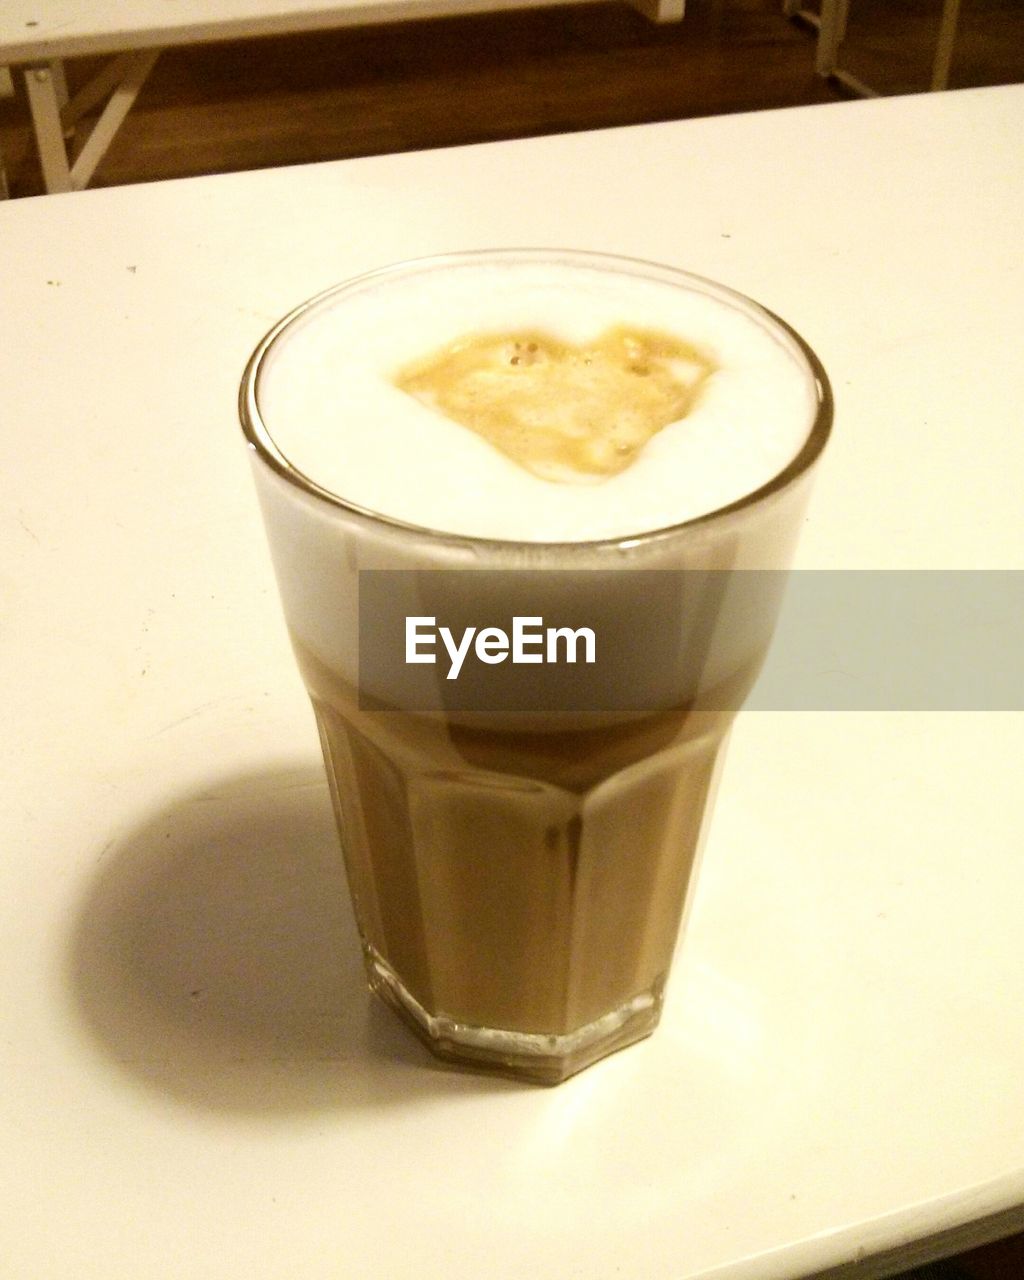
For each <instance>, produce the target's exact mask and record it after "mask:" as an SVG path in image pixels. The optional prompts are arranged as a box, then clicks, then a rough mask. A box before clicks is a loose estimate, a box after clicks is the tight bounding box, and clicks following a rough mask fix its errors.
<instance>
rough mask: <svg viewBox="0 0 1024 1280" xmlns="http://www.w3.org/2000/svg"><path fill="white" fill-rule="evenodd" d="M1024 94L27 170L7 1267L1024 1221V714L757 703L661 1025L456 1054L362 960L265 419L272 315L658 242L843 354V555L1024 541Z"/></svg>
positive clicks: (314, 1268) (66, 1271) (80, 1279)
mask: <svg viewBox="0 0 1024 1280" xmlns="http://www.w3.org/2000/svg"><path fill="white" fill-rule="evenodd" d="M1022 110H1024V88H1020V87H1016V88H1014V87H1010V88H1000V89H985V90H973V91H966V92H961V93H955V94H942V95H930V96H922V97H912V98H898V99H885V100H874V101H865V102H856V103H846V104H837V105H834V106H821V107H810V108H802V109H798V110H791V111H783V112H770V113H764V114H758V115H748V116H730V117H723V118H719V119H708V120H696V121H689V122H684V123H678V124H664V125H655V126H645V127H641V128H631V129H621V130H612V131H608V132H599V133H589V134H576V135H571V136H565V137H551V138H542V139H537V140H532V141H524V142H513V143H500V144H496V145H488V146H479V147H469V148H464V149H458V150H450V151H431V152H429V153H422V154H408V155H402V156H396V157H388V158H374V159H365V160H355V161H346V162H340V163H332V164H324V165H314V166H309V167H303V168H296V169H284V170H272V171H264V172H258V173H251V174H236V175H231V176H225V177H215V178H199V179H194V180H187V181H180V182H168V183H159V184H151V185H146V186H140V187H136V188H120V189H110V190H99V191H90V192H86V193H84V194H81V195H75V196H54V197H41V198H37V199H30V200H23V201H16V202H12V203H10V204H8V205H7V206H5V207H0V254H2V262H0V268H2V272H3V277H4V280H5V286H6V291H7V298H8V306H7V307H6V308H5V309H4V311H3V314H2V317H0V361H2V373H0V385H2V386H3V388H4V415H3V420H2V426H0V430H2V433H3V441H2V455H3V459H4V464H3V483H4V500H3V502H2V504H0V584H2V592H3V596H2V599H3V615H2V633H0V655H2V669H3V673H4V692H3V703H2V716H3V725H4V731H3V739H2V740H3V744H4V754H5V768H4V782H3V813H2V818H0V830H2V832H3V843H4V849H3V858H2V860H0V877H2V881H0V987H2V990H0V1008H2V1010H3V1023H2V1030H0V1149H2V1150H3V1151H4V1153H5V1159H4V1161H3V1162H2V1163H0V1240H2V1241H3V1256H4V1263H3V1270H4V1271H5V1274H10V1275H11V1276H19V1277H21V1276H24V1277H31V1278H32V1280H136V1278H137V1277H140V1276H144V1277H146V1280H180V1278H181V1277H183V1276H187V1277H189V1278H190V1280H206V1278H207V1277H208V1278H209V1280H223V1277H224V1276H245V1277H248V1278H251V1280H284V1278H285V1277H289V1278H290V1277H293V1276H301V1277H303V1280H328V1278H330V1280H336V1277H338V1276H357V1275H370V1274H373V1275H380V1276H386V1277H388V1278H389V1280H412V1277H414V1276H415V1277H420V1276H423V1275H431V1276H433V1275H440V1274H445V1275H448V1276H450V1277H453V1280H470V1278H471V1277H472V1278H475V1277H478V1276H481V1275H486V1276H487V1277H488V1280H521V1277H523V1276H531V1277H536V1280H556V1278H557V1280H562V1278H563V1277H569V1276H580V1277H585V1278H586V1280H612V1278H613V1277H621V1276H629V1277H640V1276H642V1277H645V1280H695V1278H697V1277H701V1278H702V1280H711V1277H714V1280H784V1278H785V1280H788V1278H792V1277H796V1276H803V1275H805V1274H808V1273H811V1272H814V1271H816V1270H824V1271H825V1272H826V1273H827V1275H828V1276H829V1277H874V1276H879V1275H882V1274H887V1273H888V1272H891V1271H892V1270H895V1269H897V1267H898V1266H900V1265H909V1264H910V1263H911V1262H913V1261H916V1260H919V1259H924V1258H928V1257H932V1256H936V1255H938V1254H940V1253H943V1252H951V1251H953V1250H955V1249H958V1248H962V1247H965V1246H967V1245H969V1244H974V1243H980V1242H982V1241H984V1240H986V1239H989V1238H994V1237H995V1236H997V1235H1000V1234H1005V1233H1008V1232H1010V1231H1011V1230H1014V1229H1019V1228H1020V1227H1022V1226H1024V1210H1022V1207H1021V1206H1022V1205H1024V1104H1022V1098H1021V1080H1022V1079H1024V945H1022V940H1021V924H1020V919H1021V908H1020V904H1021V902H1022V900H1024V859H1022V858H1021V857H1020V835H1021V826H1022V816H1024V800H1022V790H1021V786H1020V761H1021V759H1022V753H1024V721H1022V717H1021V716H1020V715H1012V714H980V713H979V714H970V713H958V714H942V713H930V714H927V715H914V714H900V713H888V714H867V713H861V714H855V713H825V712H822V713H814V714H810V713H808V714H795V713H789V714H786V713H782V714H769V713H762V712H751V713H747V714H745V715H743V716H741V718H740V720H739V721H738V723H737V726H736V729H735V732H734V735H733V739H732V743H731V746H730V754H729V760H728V765H727V768H726V771H725V777H724V778H723V782H722V790H721V794H720V800H719V805H718V809H717V813H716V817H715V821H714V823H713V826H712V831H711V838H710V842H709V846H708V849H707V854H706V858H705V863H704V870H703V874H702V879H701V882H700V888H699V892H698V895H697V899H696V903H695V907H694V914H693V917H692V923H691V927H690V929H689V932H688V935H687V938H686V940H685V943H684V945H683V947H682V950H681V953H680V956H679V960H678V963H677V967H676V971H675V974H674V977H673V980H672V983H671V986H670V992H669V998H668V1004H667V1010H666V1014H665V1019H664V1022H663V1024H662V1026H661V1028H660V1029H659V1031H658V1032H657V1033H656V1034H655V1035H654V1037H653V1038H651V1039H650V1040H648V1041H646V1042H645V1043H643V1044H642V1045H639V1046H637V1047H635V1048H632V1049H630V1050H628V1051H627V1052H625V1053H622V1054H619V1055H617V1056H614V1057H613V1058H611V1059H608V1060H607V1061H605V1062H604V1063H601V1064H599V1065H597V1066H595V1067H593V1068H591V1069H590V1070H588V1071H585V1072H584V1073H583V1074H581V1075H580V1076H578V1077H576V1078H575V1079H573V1080H570V1081H569V1082H567V1083H566V1084H564V1085H562V1086H560V1087H559V1088H557V1089H555V1090H543V1089H540V1090H538V1089H534V1088H530V1087H526V1086H518V1085H516V1084H514V1083H511V1082H505V1081H500V1080H489V1079H485V1078H478V1077H475V1076H471V1075H464V1074H457V1073H450V1072H446V1071H444V1070H443V1069H441V1068H440V1067H439V1066H438V1065H437V1064H435V1063H434V1062H433V1061H431V1060H430V1059H429V1058H428V1056H427V1055H426V1054H425V1053H424V1052H421V1051H420V1048H419V1046H418V1045H417V1044H416V1043H414V1042H413V1040H412V1039H411V1038H410V1037H409V1036H408V1035H407V1034H406V1032H405V1031H404V1029H403V1028H402V1027H400V1026H398V1025H397V1024H396V1023H394V1022H393V1020H392V1018H391V1016H390V1014H389V1013H387V1011H385V1010H383V1009H378V1008H377V1007H376V1006H375V1005H372V1004H370V1002H369V999H368V997H367V996H366V995H365V993H364V991H363V985H362V978H361V974H360V968H359V960H358V956H357V949H356V944H355V937H354V931H353V926H352V922H351V919H350V916H349V912H348V907H347V905H346V901H345V894H344V890H343V888H342V885H341V879H340V872H339V869H338V866H337V859H336V853H335V842H334V836H333V832H332V826H331V818H330V814H329V808H328V799H327V793H326V788H325V786H324V784H323V781H322V775H321V771H320V765H319V759H318V746H317V741H316V734H315V731H314V727H313V721H312V717H311V714H310V712H309V711H308V710H307V706H306V700H305V694H304V693H303V691H302V689H301V687H300V684H299V680H298V677H297V675H296V674H295V670H294V664H293V661H292V658H291V654H290V651H289V648H288V644H287V641H286V637H285V633H284V628H283V624H282V622H281V619H280V616H279V609H278V604H277V599H276V595H275V588H274V585H273V582H272V577H271V571H270V567H269V563H268V558H267V554H266V551H265V547H264V543H263V535H262V530H261V526H260V522H259V518H258V514H257V511H256V505H255V499H254V495H253V491H252V485H251V480H250V477H249V474H248V470H247V463H246V459H245V456H244V450H243V447H242V443H241V438H240V433H239V431H238V428H237V425H236V421H235V392H236V386H237V381H238V378H239V375H240V372H241V369H242V365H243V363H244V361H245V359H246V356H247V355H248V352H249V351H250V349H251V347H252V346H253V345H254V343H255V342H256V340H257V339H258V338H259V337H260V336H261V334H262V333H263V331H264V330H265V329H266V328H267V327H268V326H269V324H270V322H271V321H272V320H273V319H275V318H276V317H277V316H278V315H280V314H281V313H282V312H284V311H285V310H286V309H287V308H288V307H290V306H291V305H292V304H293V303H294V302H296V301H298V300H300V299H302V298H304V297H306V296H308V295H309V294H311V293H313V292H315V291H317V290H319V289H320V288H322V287H324V286H325V285H327V284H329V283H330V282H332V281H334V280H335V279H338V278H342V277H345V276H347V275H350V274H352V273H354V272H357V271H359V270H362V269H364V268H368V267H371V266H374V265H376V264H379V263H384V262H387V261H390V260H395V259H399V258H403V257H408V256H413V255H418V254H426V253H432V252H437V251H445V250H451V249H455V248H458V247H473V246H484V245H490V244H504V243H541V244H542V243H552V242H563V243H571V244H574V245H577V246H581V247H587V248H592V249H597V250H607V251H612V252H622V253H629V254H634V255H641V256H646V257H650V258H654V259H660V260H664V261H669V262H675V263H677V264H679V265H684V266H688V267H690V268H692V269H695V270H697V271H699V272H702V273H704V274H707V275H711V276H715V277H718V278H720V279H723V280H725V281H727V282H729V283H731V284H733V285H734V286H736V287H738V288H740V289H742V290H744V291H746V292H748V293H750V294H752V295H754V296H756V297H758V298H760V299H761V300H762V301H764V302H765V303H766V304H767V305H769V306H770V307H772V308H773V309H774V310H776V311H777V312H778V313H780V314H781V315H784V316H785V317H786V318H787V319H789V320H790V321H791V322H792V323H793V324H794V325H795V326H796V327H797V328H798V329H800V330H801V331H802V332H803V333H804V334H805V335H806V336H807V338H808V339H809V340H810V341H811V342H812V343H813V345H814V346H815V347H816V348H817V350H818V352H819V354H820V355H821V357H822V358H823V360H824V362H825V363H826V365H827V366H828V367H829V368H830V370H831V374H832V378H833V380H834V384H835V389H836V394H837V399H838V406H839V410H838V418H837V424H836V433H835V438H834V441H833V443H832V446H831V449H830V451H829V454H828V457H827V460H826V462H825V464H824V467H823V470H822V472H821V474H820V477H819V481H818V485H817V490H816V497H815V501H814V503H813V506H812V510H811V513H810V516H809V519H808V521H807V524H806V528H805V531H804V536H803V541H802V544H801V548H800V557H799V562H800V564H801V565H802V566H804V567H847V568H853V567H856V568H866V567H876V568H877V567H905V568H929V567H930V568H943V567H955V568H970V567H987V568H1002V569H1018V570H1019V569H1021V568H1022V567H1024V537H1022V534H1024V523H1022V521H1024V518H1022V504H1021V501H1020V497H1021V493H1020V489H1021V475H1022V473H1024V435H1022V433H1021V432H1020V430H1019V422H1020V419H1019V410H1020V405H1021V403H1024V382H1022V378H1024V366H1022V363H1021V361H1020V360H1019V358H1018V352H1017V347H1016V339H1015V335H1017V334H1019V332H1020V329H1021V322H1022V317H1021V298H1022V297H1024V287H1022V280H1021V271H1022V260H1021V255H1020V252H1019V246H1020V243H1021V241H1022V228H1021V226H1020V217H1021V210H1022V208H1024V200H1022V195H1024V172H1022V162H1024V157H1022V152H1021V149H1020V145H1019V121H1020V119H1021V113H1022ZM824 156H827V157H828V164H827V166H825V165H824V164H823V163H822V157H824ZM950 174H955V175H956V199H955V200H951V199H950V200H946V201H945V202H944V207H943V213H942V217H941V218H938V217H936V210H935V207H934V202H933V198H932V193H934V192H939V191H942V192H948V191H949V175H950ZM539 192H545V193H546V194H545V196H544V198H543V199H540V198H538V197H537V195H536V193H539ZM627 193H628V198H627ZM865 193H870V198H868V197H867V196H866V194H865ZM86 245H88V252H85V251H83V246H86Z"/></svg>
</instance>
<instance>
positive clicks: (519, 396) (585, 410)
mask: <svg viewBox="0 0 1024 1280" xmlns="http://www.w3.org/2000/svg"><path fill="white" fill-rule="evenodd" d="M714 369H715V365H714V363H713V361H712V360H711V359H710V358H709V357H708V356H707V355H706V354H705V353H703V352H701V351H699V350H698V349H697V348H696V347H694V346H692V345H691V344H690V343H687V342H684V341H682V340H680V339H679V338H676V337H673V336H672V335H670V334H667V333H662V332H659V331H657V330H653V329H634V328H630V327H627V326H619V327H617V328H614V329H609V330H607V331H606V332H605V333H604V334H602V335H601V337H600V338H598V339H597V340H596V341H594V342H592V343H589V344H588V345H586V346H577V345H574V344H571V343H566V342H562V341H560V340H559V339H558V338H554V337H552V336H551V335H550V334H545V333H543V332H540V331H539V330H523V331H519V332H515V333H501V334H474V335H471V336H469V337H466V338H462V339H460V340H459V341H458V342H455V343H453V344H452V345H451V346H449V347H446V348H445V349H444V350H442V351H439V352H436V353H435V354H433V355H431V356H428V357H426V358H425V359H423V360H418V361H416V362H415V363H413V364H412V365H409V366H407V367H406V368H405V369H403V370H402V371H400V372H399V374H398V375H397V376H396V378H395V383H396V385H397V386H398V387H399V388H400V389H401V390H402V391H405V392H407V393H408V394H409V395H412V396H415V397H416V399H417V400H419V401H421V402H422V403H423V404H426V405H428V406H429V407H430V408H432V409H435V410H437V411H438V412H440V413H443V414H445V416H447V417H448V418H450V419H452V420H453V421H455V422H458V423H460V424H461V425H462V426H464V427H468V428H469V429H470V430H471V431H475V432H476V433H477V434H478V435H480V436H482V437H483V438H484V439H485V440H487V441H489V443H491V444H492V445H494V446H495V448H497V449H500V450H501V451H502V453H504V454H506V455H507V456H508V457H509V458H511V459H512V460H513V461H514V462H517V463H518V464H519V465H520V466H522V467H525V468H526V469H527V470H528V471H530V472H532V473H533V474H534V475H537V476H540V477H541V478H542V479H544V480H555V481H562V482H570V483H571V482H580V481H594V480H600V479H603V478H605V477H608V476H612V475H615V474H616V473H617V472H620V471H623V470H624V469H625V468H626V467H628V466H629V464H630V463H631V462H633V461H634V459H635V458H636V457H637V455H638V454H639V453H640V450H641V449H642V448H643V447H644V445H645V444H646V443H647V442H648V440H650V439H651V437H652V436H654V435H656V434H657V432H659V431H660V430H661V429H662V428H663V427H666V426H668V424H669V423H670V422H676V421H678V420H679V419H680V418H683V417H685V416H686V414H687V413H688V412H689V411H690V409H691V407H692V406H693V403H694V401H695V399H696V398H697V395H698V394H699V392H700V389H701V387H702V386H703V385H704V382H705V381H706V379H707V378H708V376H709V375H710V374H711V373H713V372H714Z"/></svg>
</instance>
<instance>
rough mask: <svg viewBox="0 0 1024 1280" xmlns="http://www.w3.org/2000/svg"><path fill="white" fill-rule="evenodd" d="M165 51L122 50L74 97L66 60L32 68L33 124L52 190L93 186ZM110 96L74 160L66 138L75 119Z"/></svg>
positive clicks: (47, 183) (28, 75)
mask: <svg viewBox="0 0 1024 1280" xmlns="http://www.w3.org/2000/svg"><path fill="white" fill-rule="evenodd" d="M159 55H160V50H159V49H143V50H140V51H138V52H136V53H123V54H119V55H118V57H116V58H113V59H111V61H110V62H108V63H107V64H106V65H105V66H104V67H102V68H101V69H100V71H98V72H97V74H96V75H95V76H94V77H93V78H92V80H90V81H89V83H88V84H86V85H84V86H83V87H82V89H81V90H80V91H79V92H78V93H77V94H76V95H75V96H74V98H72V99H71V100H70V101H69V100H68V91H67V84H66V82H65V80H64V68H63V65H62V64H61V63H59V62H58V63H47V64H45V65H39V66H32V67H28V68H27V69H26V71H25V85H26V88H27V90H28V100H29V108H30V110H31V112H32V125H33V128H34V130H35V135H36V146H37V148H38V150H39V161H40V164H41V165H42V169H43V182H44V184H45V186H46V190H47V191H48V192H51V193H52V192H55V191H81V190H82V189H83V188H84V187H87V186H88V185H89V179H90V178H91V177H92V175H93V174H94V173H95V171H96V166H97V165H98V164H99V162H100V161H101V160H102V159H103V157H104V155H105V154H106V152H107V149H108V147H109V146H110V144H111V142H113V140H114V135H115V134H116V133H117V131H118V129H120V127H121V125H122V124H123V123H124V119H125V117H126V116H127V114H128V112H129V111H130V110H131V107H132V104H133V103H134V102H135V99H136V98H137V97H138V96H139V91H140V89H141V88H142V86H143V84H144V83H145V80H146V77H147V76H148V75H149V73H150V71H151V70H152V69H153V64H154V63H155V62H156V60H157V58H158V57H159ZM54 68H56V70H55V69H54ZM104 98H107V103H106V105H105V106H104V108H103V110H102V111H101V112H100V114H99V116H98V117H97V119H96V122H95V123H94V125H93V127H92V130H91V131H90V133H89V136H88V137H87V138H86V140H85V143H84V145H83V146H82V149H81V150H80V151H79V153H78V156H77V158H76V159H75V161H74V163H73V164H72V163H71V162H70V160H69V157H68V150H67V145H66V142H65V137H66V135H68V136H69V135H70V134H71V133H72V132H73V128H74V124H75V122H76V121H77V120H79V119H81V117H82V116H83V115H84V114H85V113H86V112H87V111H89V110H91V109H92V108H93V107H94V106H96V105H97V104H98V103H100V102H102V101H103V99H104Z"/></svg>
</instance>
